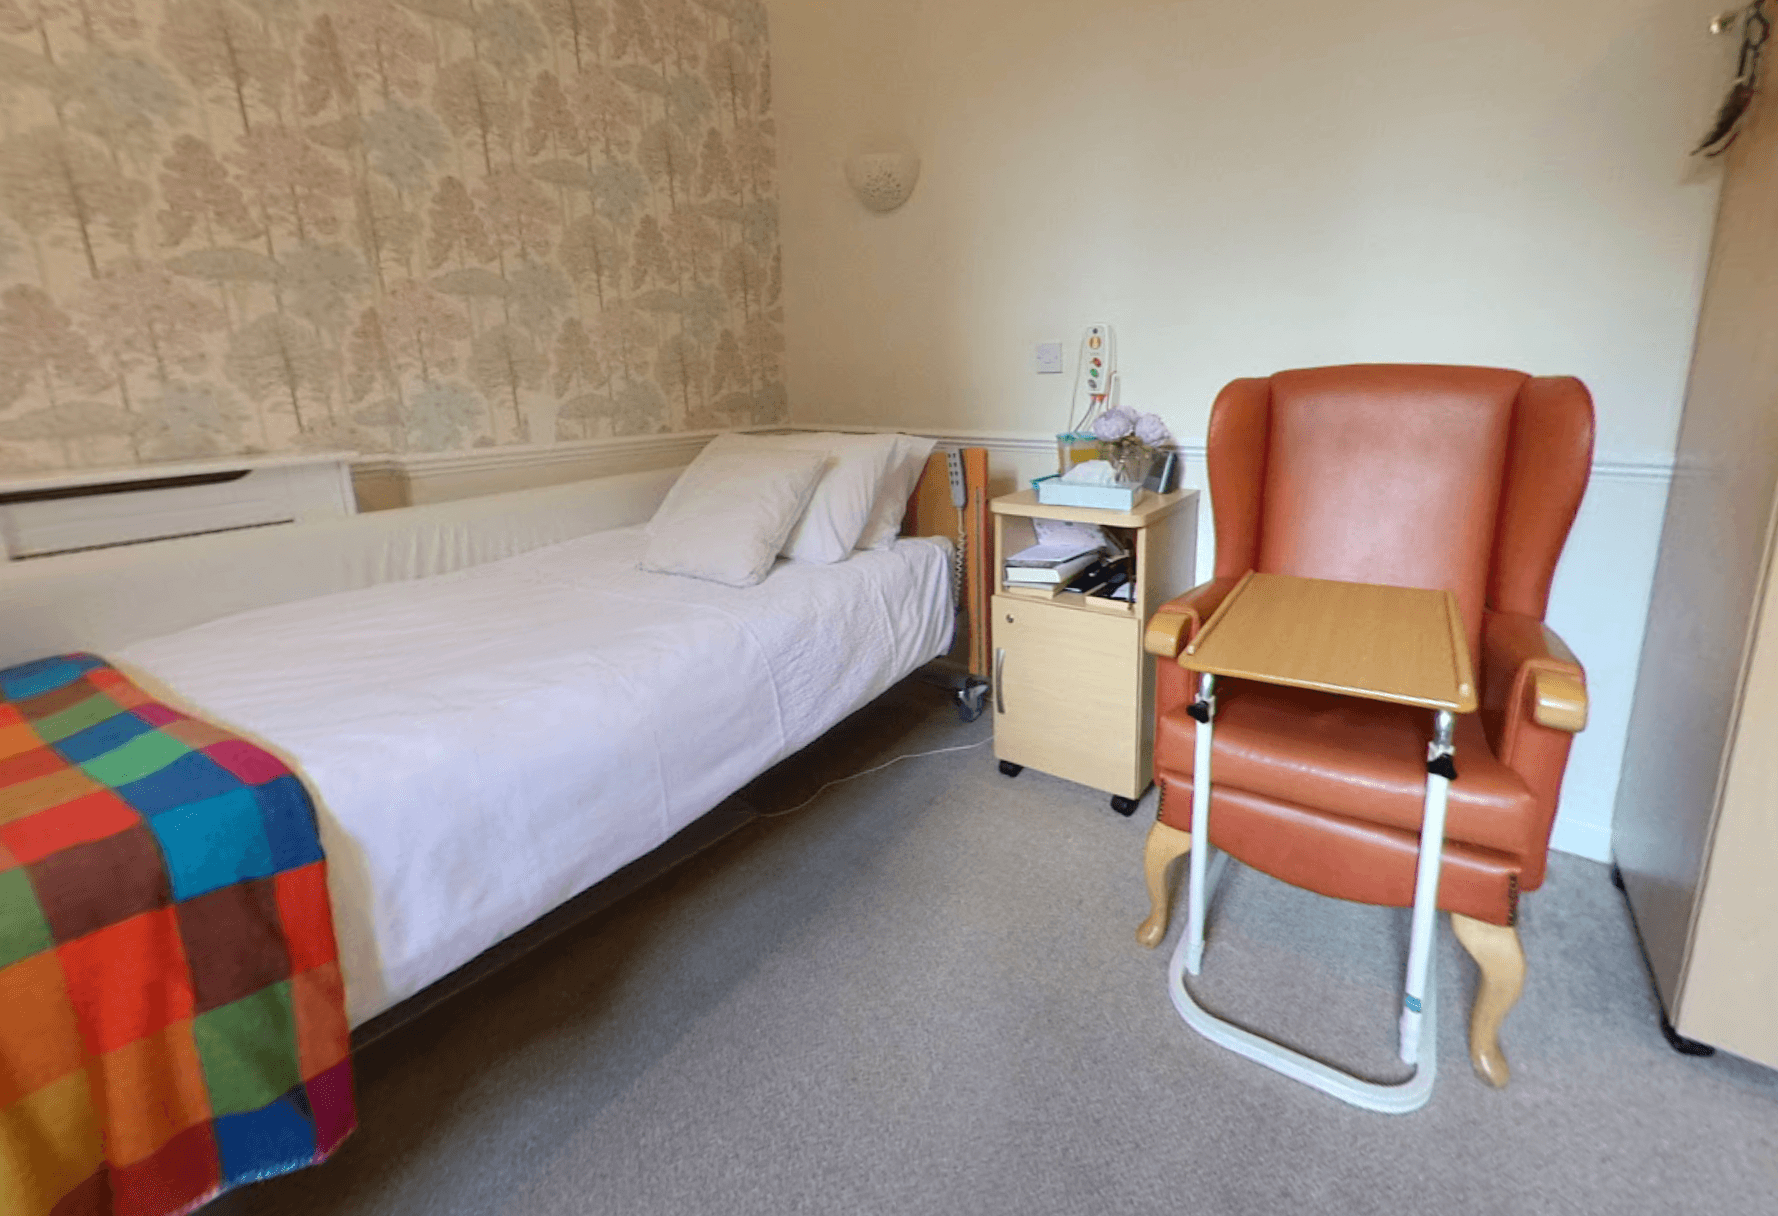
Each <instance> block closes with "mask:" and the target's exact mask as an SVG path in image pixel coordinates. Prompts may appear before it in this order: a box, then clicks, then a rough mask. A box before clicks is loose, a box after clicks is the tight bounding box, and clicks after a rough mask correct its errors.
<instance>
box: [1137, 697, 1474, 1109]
mask: <svg viewBox="0 0 1778 1216" xmlns="http://www.w3.org/2000/svg"><path fill="white" fill-rule="evenodd" d="M1198 687H1199V696H1198V701H1197V702H1196V703H1194V704H1193V705H1192V707H1191V710H1190V712H1191V715H1192V717H1193V718H1195V719H1197V723H1198V727H1197V739H1196V744H1197V746H1196V751H1195V756H1194V761H1193V769H1192V851H1191V889H1190V892H1189V894H1188V897H1187V906H1188V909H1189V911H1188V914H1187V921H1186V931H1185V933H1184V935H1183V936H1181V937H1180V939H1179V944H1178V946H1177V947H1175V949H1174V951H1173V958H1172V960H1171V962H1170V963H1169V965H1168V969H1167V991H1168V995H1169V996H1170V997H1171V998H1172V1000H1173V1006H1174V1008H1175V1009H1177V1010H1178V1011H1179V1015H1180V1017H1181V1018H1183V1019H1184V1020H1185V1022H1186V1024H1187V1025H1189V1026H1190V1027H1191V1028H1192V1029H1193V1030H1196V1031H1197V1032H1198V1033H1199V1034H1201V1035H1203V1036H1204V1037H1205V1038H1207V1039H1209V1040H1210V1041H1211V1042H1213V1043H1216V1044H1218V1045H1220V1046H1222V1047H1226V1048H1228V1049H1229V1050H1230V1051H1233V1052H1235V1053H1237V1054H1239V1055H1242V1056H1245V1057H1246V1058H1248V1059H1250V1060H1253V1061H1254V1062H1255V1063H1259V1064H1264V1065H1265V1066H1266V1067H1267V1068H1270V1069H1272V1070H1273V1071H1274V1072H1278V1073H1282V1074H1283V1075H1284V1076H1287V1077H1290V1078H1291V1079H1293V1080H1296V1081H1301V1082H1303V1083H1304V1084H1305V1085H1311V1086H1313V1087H1314V1088H1316V1089H1319V1090H1321V1091H1322V1092H1323V1093H1326V1094H1330V1095H1332V1096H1333V1097H1336V1098H1338V1099H1340V1100H1341V1101H1342V1102H1346V1103H1349V1104H1351V1105H1353V1106H1358V1107H1362V1108H1363V1109H1365V1110H1374V1111H1378V1112H1381V1113H1383V1114H1392V1115H1399V1114H1407V1113H1408V1112H1410V1111H1416V1110H1419V1109H1420V1108H1421V1107H1422V1106H1425V1105H1426V1103H1427V1102H1428V1101H1429V1100H1430V1099H1431V1097H1432V1087H1433V1082H1434V1080H1435V1079H1436V1077H1437V1073H1438V983H1437V979H1438V977H1437V973H1436V972H1435V971H1434V970H1433V969H1432V965H1431V964H1432V956H1433V953H1434V951H1433V944H1434V940H1435V938H1434V932H1433V931H1434V928H1435V927H1436V920H1435V917H1436V914H1437V911H1438V876H1439V867H1440V863H1441V861H1442V855H1443V852H1444V832H1445V812H1446V806H1447V802H1448V798H1449V794H1450V782H1451V778H1452V777H1454V776H1456V769H1455V767H1454V765H1453V762H1452V755H1453V749H1452V745H1451V734H1452V727H1453V723H1454V719H1453V717H1452V715H1451V714H1450V713H1448V712H1445V711H1439V713H1438V716H1437V719H1436V728H1435V735H1434V739H1433V742H1432V743H1431V745H1430V746H1429V747H1428V748H1427V765H1426V810H1425V817H1424V820H1423V822H1422V823H1421V826H1420V857H1419V863H1418V866H1417V868H1416V870H1415V875H1414V911H1413V928H1412V932H1411V935H1410V938H1409V945H1408V968H1407V980H1406V983H1405V985H1404V989H1405V992H1404V996H1403V999H1402V1006H1403V1008H1402V1015H1401V1058H1402V1061H1403V1062H1404V1063H1408V1064H1413V1065H1414V1066H1415V1067H1414V1075H1413V1076H1412V1077H1410V1078H1408V1079H1407V1080H1406V1081H1403V1082H1401V1083H1400V1084H1398V1085H1380V1084H1378V1083H1376V1082H1374V1081H1365V1080H1362V1079H1360V1078H1358V1077H1355V1076H1353V1075H1352V1074H1350V1073H1348V1072H1344V1071H1342V1070H1340V1069H1337V1068H1334V1067H1332V1066H1330V1065H1328V1064H1324V1063H1322V1062H1321V1061H1320V1060H1316V1059H1312V1058H1311V1057H1309V1056H1306V1055H1304V1054H1302V1053H1301V1052H1298V1051H1293V1050H1291V1049H1290V1048H1288V1047H1285V1046H1283V1045H1282V1044H1279V1043H1274V1042H1272V1041H1271V1040H1270V1039H1267V1038H1263V1037H1261V1036H1260V1035H1257V1034H1254V1033H1253V1032H1252V1031H1250V1030H1247V1029H1245V1028H1244V1027H1241V1026H1237V1025H1235V1024H1234V1023H1233V1022H1229V1021H1225V1020H1224V1019H1222V1018H1219V1017H1217V1016H1216V1015H1215V1014H1213V1013H1211V1012H1210V1011H1209V1010H1207V1009H1205V1008H1204V1007H1203V1006H1201V1005H1199V1004H1198V1003H1197V1001H1196V1000H1194V999H1193V997H1192V995H1191V992H1190V991H1189V990H1188V989H1187V988H1186V986H1185V976H1186V973H1187V972H1189V973H1190V974H1192V975H1197V974H1198V972H1199V970H1200V968H1201V967H1202V964H1203V957H1204V911H1205V907H1206V905H1207V904H1208V902H1209V898H1210V892H1211V890H1212V889H1213V887H1214V885H1215V883H1216V880H1217V879H1218V878H1220V877H1221V874H1222V870H1223V865H1222V864H1221V863H1224V862H1226V861H1227V858H1226V857H1221V856H1219V857H1217V858H1216V862H1217V864H1216V865H1215V866H1212V865H1211V863H1210V744H1211V730H1212V727H1211V722H1212V721H1213V720H1214V718H1215V717H1216V678H1215V677H1214V676H1211V675H1205V676H1203V677H1202V679H1201V681H1200V683H1199V686H1198Z"/></svg>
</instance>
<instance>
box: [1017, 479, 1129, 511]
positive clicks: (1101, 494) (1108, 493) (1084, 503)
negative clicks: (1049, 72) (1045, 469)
mask: <svg viewBox="0 0 1778 1216" xmlns="http://www.w3.org/2000/svg"><path fill="white" fill-rule="evenodd" d="M1031 485H1032V487H1033V488H1034V489H1036V491H1037V501H1038V502H1039V503H1041V504H1042V505H1044V506H1046V507H1099V508H1101V509H1102V510H1107V511H1128V510H1129V509H1130V508H1132V507H1134V506H1135V505H1136V500H1137V499H1138V498H1140V497H1141V496H1142V492H1143V490H1142V485H1141V484H1140V483H1135V484H1132V485H1116V486H1081V485H1072V484H1070V483H1069V482H1065V481H1063V480H1062V478H1061V475H1060V474H1059V473H1053V474H1051V475H1050V476H1048V477H1039V478H1038V479H1037V480H1036V481H1034V482H1032V483H1031Z"/></svg>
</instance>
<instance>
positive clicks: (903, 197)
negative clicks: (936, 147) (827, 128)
mask: <svg viewBox="0 0 1778 1216" xmlns="http://www.w3.org/2000/svg"><path fill="white" fill-rule="evenodd" d="M919 180H920V158H919V157H918V156H915V155H914V154H913V153H912V152H860V153H858V154H857V155H855V156H849V157H847V158H846V181H847V182H848V183H849V184H850V185H851V187H852V193H854V194H856V195H857V196H858V201H859V202H861V203H863V204H864V205H865V206H866V207H867V208H869V209H870V210H872V211H893V210H895V209H896V208H897V207H899V206H901V205H902V204H903V203H905V202H907V201H908V196H909V195H910V194H912V193H913V192H914V183H915V182H917V181H919Z"/></svg>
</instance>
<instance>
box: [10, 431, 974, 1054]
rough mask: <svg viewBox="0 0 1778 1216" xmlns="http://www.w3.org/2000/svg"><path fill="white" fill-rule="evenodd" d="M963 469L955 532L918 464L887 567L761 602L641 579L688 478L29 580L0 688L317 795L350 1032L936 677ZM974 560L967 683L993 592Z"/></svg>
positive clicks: (249, 541) (741, 593) (598, 484)
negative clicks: (63, 699) (86, 693)
mask: <svg viewBox="0 0 1778 1216" xmlns="http://www.w3.org/2000/svg"><path fill="white" fill-rule="evenodd" d="M959 460H960V464H961V466H962V468H963V469H964V470H965V479H966V481H967V482H968V484H969V487H970V488H969V498H968V504H967V506H966V507H965V508H964V509H963V510H961V511H959V510H957V509H956V508H954V507H953V505H952V500H951V498H950V492H949V490H948V486H947V482H948V478H947V468H946V463H945V462H946V456H945V454H944V453H934V454H933V455H932V457H931V458H930V460H929V461H928V464H927V468H926V471H925V473H924V475H923V476H922V477H921V479H920V481H919V483H918V484H917V485H916V488H915V491H914V494H913V495H912V497H911V499H910V505H909V510H908V513H907V516H906V518H905V520H904V523H903V529H902V530H903V534H904V535H903V538H902V539H901V540H899V541H897V542H896V544H895V546H894V547H893V548H892V549H889V550H885V551H876V552H859V553H857V554H855V555H854V556H852V557H851V558H850V559H848V560H846V561H842V562H839V563H837V564H834V565H831V566H809V565H802V564H798V563H792V562H780V563H778V564H777V566H776V567H775V568H774V569H773V572H772V574H771V575H770V576H769V577H768V578H766V579H765V580H764V581H763V582H761V583H760V584H759V585H758V586H755V587H748V588H736V587H728V586H722V585H720V584H716V583H710V582H704V581H701V580H697V579H689V578H683V577H678V576H674V575H665V574H649V573H645V572H643V571H640V570H638V569H637V568H636V564H637V556H638V553H639V551H640V546H641V544H642V528H641V525H642V524H644V523H645V522H646V521H647V520H648V518H649V517H650V515H651V514H652V513H653V512H654V510H655V509H656V507H657V506H658V504H659V503H660V501H661V499H662V498H663V497H664V496H665V494H666V493H667V491H668V489H669V488H670V487H671V486H672V485H673V483H674V481H675V479H676V478H677V477H678V476H679V473H680V472H681V470H680V469H678V468H673V469H664V470H651V471H648V472H643V473H636V474H624V475H619V476H614V477H607V478H600V479H597V480H594V481H589V482H582V483H574V484H569V485H560V486H551V487H545V488H541V489H536V490H527V491H520V492H516V493H511V494H503V495H493V496H488V497H486V498H482V499H472V500H464V501H459V502H453V503H446V504H440V505H437V506H431V507H420V508H410V509H406V510H396V511H387V512H378V513H375V514H370V515H362V516H356V517H351V518H346V519H340V520H332V521H327V522H325V523H317V524H310V525H295V526H291V527H287V528H282V529H277V530H271V531H268V532H266V533H263V534H252V533H247V534H243V533H230V534H224V535H217V536H211V537H194V538H187V539H182V540H176V541H169V542H163V543H160V544H155V545H144V546H136V547H133V548H129V549H120V550H114V551H109V552H94V553H81V554H72V555H68V556H66V557H60V558H54V559H47V560H44V561H41V562H28V563H17V564H15V565H13V566H11V567H8V568H7V569H6V571H5V578H3V579H0V621H3V622H4V623H5V625H6V628H5V629H4V630H3V631H0V633H3V635H4V636H0V666H4V665H6V664H9V663H15V662H19V661H21V660H24V659H26V658H33V657H37V656H40V655H43V654H47V653H56V652H65V651H75V650H90V651H95V652H99V653H102V654H104V655H105V656H106V657H108V658H111V659H114V660H116V661H117V662H118V664H119V665H120V666H121V667H123V668H124V669H125V670H126V671H129V672H130V673H131V674H133V675H136V676H139V677H141V678H142V680H143V682H144V683H145V684H146V685H147V686H149V687H152V688H153V689H154V690H155V691H156V692H157V693H159V694H160V695H162V696H163V697H164V698H165V699H167V700H168V701H169V702H172V703H178V704H180V705H181V706H182V707H183V708H187V709H188V710H189V711H190V712H193V713H194V714H197V715H199V716H203V717H207V718H209V719H211V720H213V721H216V722H218V723H219V724H221V725H223V726H225V727H227V728H229V729H232V730H237V731H239V732H240V733H242V734H243V735H245V736H247V737H249V738H252V739H253V740H255V741H256V742H258V743H259V744H260V745H261V746H264V747H267V748H268V749H269V750H271V751H273V752H275V753H276V754H277V755H279V756H280V757H281V758H282V759H284V760H285V761H286V762H287V763H289V764H290V766H291V767H292V768H293V769H294V770H295V771H297V772H298V773H300V774H301V775H302V776H303V777H304V779H305V782H306V783H307V785H308V786H309V788H310V791H311V794H312V795H313V796H314V797H315V799H316V800H317V802H318V804H319V805H318V810H319V811H320V816H319V818H320V826H321V835H322V843H323V846H324V848H325V849H326V852H327V854H328V859H329V863H330V873H329V886H330V890H331V893H332V898H333V904H334V916H335V930H336V933H337V935H338V939H339V944H340V950H341V962H342V969H343V971H344V973H345V980H346V988H347V1007H348V1014H349V1017H350V1020H351V1023H352V1025H353V1026H354V1027H357V1028H360V1030H361V1031H363V1030H364V1029H365V1027H366V1024H367V1023H369V1022H371V1020H372V1019H373V1018H377V1016H378V1015H379V1014H384V1013H386V1012H387V1011H389V1010H391V1009H392V1008H393V1007H395V1006H397V1005H398V1004H400V1003H402V1002H404V1001H410V998H413V997H415V996H416V994H420V993H422V991H423V990H426V989H428V987H429V986H432V985H435V983H436V981H439V980H441V979H443V978H444V977H446V976H447V975H450V974H451V973H452V972H453V971H455V970H457V969H458V968H459V967H461V966H462V965H463V964H465V963H468V962H469V961H470V960H472V959H474V958H476V957H477V956H478V955H480V954H482V952H483V951H485V950H487V949H488V948H489V947H491V946H494V945H495V944H496V943H499V942H501V941H502V940H503V939H506V938H508V937H510V936H511V935H513V934H514V933H515V932H517V931H518V930H520V929H522V928H523V927H525V926H527V925H529V924H531V923H532V922H534V921H536V920H537V919H538V918H539V917H541V916H543V915H544V914H545V913H547V912H549V911H550V910H552V909H555V908H557V907H558V906H559V905H562V904H564V903H566V902H568V901H570V900H571V899H573V898H574V897H575V896H577V895H579V894H580V893H582V892H585V891H586V890H587V889H588V888H589V887H591V886H593V885H594V884H595V883H597V882H598V881H599V880H601V879H606V878H608V877H609V876H612V875H614V874H617V873H618V872H619V871H620V870H623V869H624V867H625V866H627V865H629V864H630V863H632V862H635V861H637V859H639V858H643V857H644V855H647V854H650V853H651V851H654V850H659V849H660V848H661V846H663V845H666V844H667V843H668V842H669V841H671V840H672V839H673V838H674V837H675V836H676V835H677V834H682V833H683V834H684V835H685V836H686V837H687V839H688V840H689V841H690V842H692V843H693V844H699V845H701V844H702V843H704V842H705V840H707V838H708V837H709V835H711V832H710V830H709V828H710V827H715V828H717V829H719V830H731V829H732V827H733V826H736V824H735V823H734V822H732V820H733V819H734V818H735V817H734V816H732V815H731V816H730V819H731V821H729V822H723V823H720V824H716V825H707V826H706V828H705V829H703V830H702V831H700V829H698V828H695V827H692V825H693V824H694V822H695V821H697V820H698V819H699V818H700V817H701V816H704V815H705V814H706V813H708V812H710V811H711V810H712V809H713V808H717V807H719V806H721V805H722V804H723V803H724V800H725V799H726V798H727V797H728V796H729V795H730V794H732V793H733V792H734V791H736V790H737V789H739V788H740V787H741V786H743V785H744V784H746V782H747V781H749V780H750V779H751V778H753V777H755V776H757V775H758V774H759V773H761V772H763V771H764V770H766V769H767V768H769V767H771V766H772V765H773V764H775V763H777V762H779V761H781V760H783V759H784V758H785V757H787V756H790V755H791V754H793V753H794V752H796V751H797V750H798V749H799V748H801V747H803V746H804V745H806V744H808V743H809V742H811V741H812V740H814V739H815V738H817V737H818V736H820V735H821V734H822V733H823V732H824V731H826V730H827V729H828V728H829V727H831V726H832V725H834V724H835V723H836V722H838V721H840V720H841V719H842V718H844V717H846V716H847V715H848V714H850V713H851V712H853V711H854V710H856V709H858V708H860V707H861V706H863V705H864V704H866V703H867V702H869V701H870V700H872V699H873V698H874V697H876V696H877V695H879V694H880V693H881V692H883V691H884V690H885V689H887V688H888V687H889V686H890V685H891V684H893V683H895V682H896V681H898V680H900V679H901V678H903V677H904V676H906V675H908V674H909V673H910V672H911V671H913V670H914V669H915V668H917V667H920V666H921V665H922V664H924V663H926V662H927V661H928V660H931V659H933V658H934V657H935V656H939V655H943V654H945V653H946V652H947V651H950V650H952V630H953V623H954V620H955V619H956V616H955V614H954V612H953V602H952V591H951V580H952V576H951V573H950V568H951V565H952V549H951V546H952V545H954V544H956V543H957V542H958V541H959V540H963V539H964V538H973V537H979V536H980V535H981V533H982V530H983V522H984V520H983V515H984V513H985V501H986V473H987V468H986V456H985V453H983V452H982V451H981V450H980V449H970V450H968V451H966V452H965V453H962V454H961V455H960V457H959ZM965 548H966V549H968V550H969V553H968V557H969V560H968V562H967V563H966V564H965V565H964V566H963V567H962V570H963V577H964V579H965V581H966V583H967V590H966V592H965V593H964V594H963V596H962V599H963V602H964V606H965V612H964V614H963V620H964V622H965V637H964V638H963V639H961V644H960V645H959V646H958V647H957V648H956V649H957V651H958V653H959V654H960V655H962V656H963V658H962V660H961V663H960V666H966V667H967V668H968V670H970V671H973V672H975V673H977V674H978V675H979V674H980V673H982V672H983V671H984V670H985V667H986V661H985V656H986V626H985V620H983V618H984V617H985V607H984V606H985V602H986V597H985V584H986V571H987V569H988V565H989V563H988V562H987V561H986V555H985V554H984V552H983V551H982V549H981V547H980V545H979V544H975V543H966V544H965ZM563 723H572V724H573V725H572V726H571V727H570V728H569V729H560V726H561V724H563ZM724 809H725V810H732V808H724ZM740 818H745V816H744V815H743V816H740ZM478 824H479V825H481V829H482V831H483V832H492V833H493V835H492V836H488V835H483V834H479V833H478V832H477V831H474V830H472V829H474V828H475V827H476V825H478ZM688 827H691V828H692V830H691V831H689V832H688V831H686V829H688ZM682 843H683V842H682ZM490 844H495V845H497V847H492V848H490V847H489V845H490ZM683 851H685V850H684V849H683V848H681V849H678V850H675V849H672V848H669V849H666V850H664V851H663V852H664V853H665V854H666V856H665V857H663V858H662V859H661V860H662V861H670V860H672V859H674V857H675V855H676V853H679V852H683ZM590 902H592V903H596V902H598V901H590ZM581 903H582V904H583V905H586V904H588V903H589V901H586V900H582V901H581ZM589 910H590V909H589ZM445 987H446V988H449V987H450V986H449V985H446V986H445ZM428 995H429V996H433V997H436V996H442V995H445V993H443V992H439V993H429V994H428ZM427 1003H429V1002H428V1001H426V1000H422V1001H419V1002H411V1001H410V1006H411V1008H407V1009H404V1010H402V1011H400V1013H401V1015H402V1016H399V1017H396V1018H383V1019H380V1020H379V1022H378V1024H377V1025H375V1026H372V1027H370V1028H369V1030H370V1031H371V1032H372V1033H381V1032H383V1031H384V1030H386V1029H388V1028H390V1027H391V1026H393V1025H394V1024H396V1023H398V1022H399V1021H401V1020H404V1018H405V1016H406V1015H408V1014H411V1013H412V1012H415V1011H417V1010H418V1009H419V1008H421V1007H424V1005H425V1004H427ZM358 1037H359V1038H360V1040H362V1039H363V1038H366V1037H368V1036H367V1035H365V1034H363V1033H361V1034H360V1035H359V1036H358Z"/></svg>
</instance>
